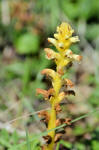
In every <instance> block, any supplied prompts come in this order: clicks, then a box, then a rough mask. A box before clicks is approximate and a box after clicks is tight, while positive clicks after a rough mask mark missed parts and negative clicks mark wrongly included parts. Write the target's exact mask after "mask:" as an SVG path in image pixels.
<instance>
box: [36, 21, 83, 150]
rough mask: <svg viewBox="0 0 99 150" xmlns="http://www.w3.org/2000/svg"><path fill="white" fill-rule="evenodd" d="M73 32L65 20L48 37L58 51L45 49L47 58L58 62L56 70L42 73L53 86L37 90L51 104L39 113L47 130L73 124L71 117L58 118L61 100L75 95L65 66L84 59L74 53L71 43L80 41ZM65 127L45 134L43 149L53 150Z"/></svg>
mask: <svg viewBox="0 0 99 150" xmlns="http://www.w3.org/2000/svg"><path fill="white" fill-rule="evenodd" d="M73 33H74V30H73V29H72V28H71V26H70V25H69V24H68V23H65V22H63V23H62V24H61V25H60V26H58V27H57V33H55V34H54V38H48V41H49V42H50V43H51V44H53V45H54V46H55V47H56V49H57V52H55V51H54V50H52V49H50V48H45V49H44V51H45V53H46V58H47V59H49V60H51V59H52V60H54V62H55V64H56V71H55V70H52V69H44V70H42V71H41V74H42V75H46V76H47V77H50V78H51V82H52V88H50V89H49V90H43V89H40V88H38V89H37V90H36V93H37V94H42V95H43V96H44V99H45V100H48V101H49V102H50V104H51V109H50V111H49V112H47V111H44V112H41V113H39V116H40V117H41V118H42V120H43V122H44V123H45V124H46V127H47V130H50V129H52V128H55V127H56V126H59V125H62V124H67V125H70V124H71V119H70V118H60V119H57V117H58V116H57V114H58V113H60V112H61V111H62V109H61V106H60V105H61V101H62V100H63V99H65V98H67V97H68V96H69V95H74V96H75V92H74V91H73V90H71V89H69V90H68V87H70V88H72V87H73V86H74V84H73V82H72V81H71V80H69V79H67V78H64V79H63V78H62V76H63V75H64V72H65V66H67V65H68V64H69V63H72V61H80V60H81V59H82V57H81V56H79V55H77V54H74V53H73V52H72V50H70V46H71V44H73V43H75V42H78V41H79V38H78V36H74V37H73V36H72V34H73ZM63 87H64V88H63ZM64 129H65V127H64ZM64 129H63V130H62V131H50V132H49V133H48V135H47V136H44V137H43V138H44V139H45V142H46V144H45V145H44V146H43V147H42V150H53V149H54V144H55V143H56V142H57V141H58V140H59V139H60V137H61V136H62V134H64V133H65V131H64Z"/></svg>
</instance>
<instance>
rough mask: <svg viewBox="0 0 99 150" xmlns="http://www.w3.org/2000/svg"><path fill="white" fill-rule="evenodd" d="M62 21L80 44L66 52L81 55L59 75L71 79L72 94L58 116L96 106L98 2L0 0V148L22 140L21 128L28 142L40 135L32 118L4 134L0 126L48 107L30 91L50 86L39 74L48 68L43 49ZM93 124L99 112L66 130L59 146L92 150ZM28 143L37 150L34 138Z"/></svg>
mask: <svg viewBox="0 0 99 150" xmlns="http://www.w3.org/2000/svg"><path fill="white" fill-rule="evenodd" d="M62 21H67V22H69V23H70V24H71V25H72V26H73V27H74V28H76V32H77V34H79V36H80V43H79V45H78V44H77V45H74V46H72V47H71V49H72V50H73V51H74V52H75V53H77V54H80V55H83V61H82V62H81V64H80V65H77V64H75V68H74V69H72V68H71V69H70V70H69V72H68V74H65V75H64V76H63V78H66V77H68V78H70V79H71V80H73V81H74V83H75V86H76V89H75V90H76V93H77V95H76V97H75V98H74V99H73V98H72V97H70V98H69V99H68V100H66V103H67V104H66V107H62V108H63V110H64V114H62V115H64V116H66V117H68V116H70V117H71V118H76V117H79V116H80V115H82V114H85V113H87V112H89V111H91V110H93V109H97V108H99V0H37V1H36V0H0V150H4V149H7V150H9V147H10V146H13V150H14V146H15V145H18V144H19V143H22V142H24V141H28V140H27V138H26V137H25V136H24V137H23V136H21V135H20V134H21V132H19V131H20V130H21V131H25V129H24V126H26V127H27V128H28V129H29V133H28V134H29V139H31V137H33V136H34V134H35V133H37V132H40V131H44V130H43V129H44V128H45V127H44V126H42V124H41V123H40V122H39V121H38V117H37V115H36V114H35V115H33V116H32V115H31V116H30V117H26V119H25V118H23V119H22V118H21V119H19V120H16V121H14V122H13V123H11V124H10V125H11V128H10V127H9V126H8V127H9V130H7V131H6V130H4V129H3V128H7V125H6V124H5V123H6V122H8V121H9V120H12V119H15V118H17V117H19V116H23V115H25V114H28V113H32V114H33V113H34V112H35V111H36V110H40V109H44V108H47V107H48V105H46V104H45V103H42V98H41V97H36V95H35V89H36V88H37V87H38V88H44V89H46V88H47V89H48V87H49V86H51V83H50V82H49V80H47V79H46V78H45V77H42V76H41V74H40V71H41V70H42V69H44V68H47V67H52V68H54V63H53V64H51V63H50V61H48V60H46V59H45V54H44V52H43V49H44V48H45V47H48V43H47V37H49V36H50V37H51V36H52V35H53V33H54V31H55V28H56V26H57V25H59V24H60V23H61V22H62ZM75 34H76V33H75ZM49 46H51V45H49ZM68 67H69V66H68ZM68 67H67V69H68ZM68 103H69V104H68ZM98 120H99V113H98V114H95V115H94V116H90V117H88V118H86V119H83V120H80V121H78V122H77V123H74V125H73V126H72V127H71V128H69V127H67V129H66V130H67V131H66V133H67V134H66V135H64V141H61V142H60V148H61V149H63V148H64V149H69V150H71V149H77V150H89V149H90V150H98V149H99V142H98V141H99V128H98V125H99V122H98ZM12 128H14V129H16V132H12V130H11V129H12ZM7 129H8V128H7ZM10 130H11V131H10ZM19 133H20V134H19ZM31 133H32V134H31ZM66 141H67V142H66ZM33 142H34V143H33ZM33 142H32V143H31V149H33V150H34V149H35V150H36V149H37V150H39V149H40V144H39V143H40V142H39V139H36V140H35V141H33ZM20 149H22V150H23V149H24V150H25V149H28V147H27V146H26V145H25V146H22V147H21V148H20Z"/></svg>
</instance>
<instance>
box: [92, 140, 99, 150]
mask: <svg viewBox="0 0 99 150" xmlns="http://www.w3.org/2000/svg"><path fill="white" fill-rule="evenodd" d="M98 149H99V141H95V140H94V141H92V150H98Z"/></svg>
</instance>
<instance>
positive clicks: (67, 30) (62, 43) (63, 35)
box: [48, 22, 79, 51]
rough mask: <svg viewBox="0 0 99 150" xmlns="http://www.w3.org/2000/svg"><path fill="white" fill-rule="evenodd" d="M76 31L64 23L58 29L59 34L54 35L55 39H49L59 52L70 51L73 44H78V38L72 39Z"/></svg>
mask: <svg viewBox="0 0 99 150" xmlns="http://www.w3.org/2000/svg"><path fill="white" fill-rule="evenodd" d="M73 33H74V30H73V29H72V28H71V26H70V25H69V24H68V23H65V22H63V23H62V24H61V25H60V26H58V27H57V33H55V34H54V38H48V41H49V42H51V43H52V44H53V45H54V46H55V47H56V48H57V50H58V51H64V50H68V48H69V47H70V45H71V44H72V43H75V42H78V41H79V38H78V36H74V37H72V34H73Z"/></svg>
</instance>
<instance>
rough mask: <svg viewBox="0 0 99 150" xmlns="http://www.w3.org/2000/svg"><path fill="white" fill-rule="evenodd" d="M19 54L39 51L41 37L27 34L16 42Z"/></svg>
mask: <svg viewBox="0 0 99 150" xmlns="http://www.w3.org/2000/svg"><path fill="white" fill-rule="evenodd" d="M15 46H16V51H17V52H18V53H19V54H30V53H36V52H37V51H38V50H39V36H38V35H36V34H34V33H30V32H28V33H25V34H23V35H21V36H20V37H19V38H18V39H17V40H16V42H15Z"/></svg>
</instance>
